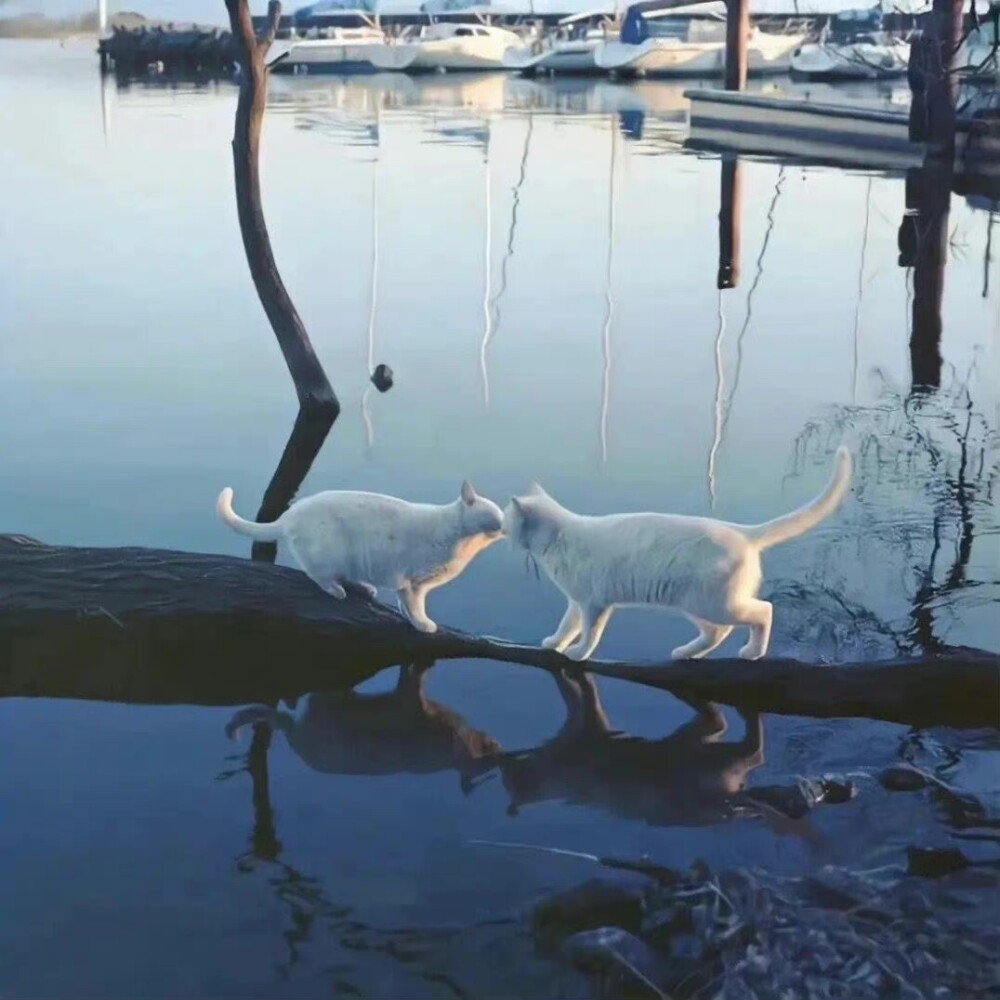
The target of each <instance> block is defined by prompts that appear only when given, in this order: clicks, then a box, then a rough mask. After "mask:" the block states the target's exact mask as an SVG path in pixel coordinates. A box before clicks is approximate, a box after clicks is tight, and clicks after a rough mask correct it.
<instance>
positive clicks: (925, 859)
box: [906, 847, 969, 878]
mask: <svg viewBox="0 0 1000 1000" xmlns="http://www.w3.org/2000/svg"><path fill="white" fill-rule="evenodd" d="M906 861H907V865H906V873H907V875H919V876H920V877H921V878H941V877H942V876H943V875H951V874H952V873H953V872H960V871H961V870H962V869H963V868H968V867H969V859H968V858H967V857H966V856H965V855H964V854H963V853H962V852H961V851H959V850H958V849H956V848H954V847H908V848H907V849H906Z"/></svg>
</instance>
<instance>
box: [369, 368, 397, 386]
mask: <svg viewBox="0 0 1000 1000" xmlns="http://www.w3.org/2000/svg"><path fill="white" fill-rule="evenodd" d="M371 382H372V385H373V386H375V388H376V389H378V391H379V392H388V391H389V390H390V389H391V388H392V383H393V376H392V369H391V368H390V367H389V366H388V365H376V366H375V371H373V372H372V375H371Z"/></svg>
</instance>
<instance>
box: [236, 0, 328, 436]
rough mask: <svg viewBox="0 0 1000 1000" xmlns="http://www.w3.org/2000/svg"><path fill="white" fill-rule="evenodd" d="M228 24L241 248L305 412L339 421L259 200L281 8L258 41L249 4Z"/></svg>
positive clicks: (270, 12)
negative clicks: (270, 66)
mask: <svg viewBox="0 0 1000 1000" xmlns="http://www.w3.org/2000/svg"><path fill="white" fill-rule="evenodd" d="M226 9H227V10H228V11H229V23H230V26H231V28H232V32H233V39H234V41H235V45H236V52H237V59H238V60H239V64H240V96H239V101H238V103H237V106H236V127H235V130H234V133H233V167H234V169H235V176H236V207H237V211H238V214H239V220H240V232H241V234H242V236H243V247H244V249H245V251H246V255H247V263H248V264H249V265H250V274H251V275H252V277H253V283H254V285H255V286H256V288H257V294H258V296H259V297H260V301H261V305H263V307H264V312H265V313H267V318H268V320H270V323H271V327H272V329H273V330H274V335H275V336H276V337H277V338H278V344H279V346H280V347H281V353H282V354H283V355H284V358H285V364H287V365H288V371H289V373H290V374H291V376H292V381H293V382H294V383H295V391H296V392H297V393H298V397H299V406H300V408H301V409H303V410H306V411H310V412H318V411H325V412H326V413H328V414H330V415H332V419H336V417H337V415H338V414H339V413H340V403H339V402H338V400H337V397H336V394H335V393H334V391H333V388H332V387H331V386H330V383H329V381H327V377H326V374H325V373H324V371H323V366H322V365H321V364H320V363H319V359H318V358H317V357H316V352H315V351H314V350H313V346H312V343H311V342H310V340H309V334H308V333H306V329H305V326H303V324H302V320H301V319H300V318H299V314H298V313H297V312H296V310H295V306H294V304H293V303H292V300H291V298H290V296H289V295H288V292H287V290H286V289H285V285H284V282H283V281H282V280H281V275H280V274H279V273H278V267H277V264H276V263H275V261H274V254H273V252H272V251H271V240H270V237H269V236H268V233H267V225H266V223H265V222H264V209H263V207H262V205H261V197H260V167H259V153H260V130H261V124H262V122H263V120H264V108H265V106H266V104H267V73H268V70H267V67H266V66H265V64H264V57H265V55H266V54H267V51H268V49H269V48H270V46H271V42H272V41H273V40H274V34H275V32H276V31H277V28H278V20H279V18H280V17H281V4H280V3H279V2H278V0H271V2H270V3H269V4H268V8H267V18H268V20H267V26H266V28H265V29H264V32H263V34H262V35H261V37H260V38H259V39H258V38H257V37H256V35H255V34H254V30H253V22H252V21H251V19H250V8H249V5H248V2H247V0H226Z"/></svg>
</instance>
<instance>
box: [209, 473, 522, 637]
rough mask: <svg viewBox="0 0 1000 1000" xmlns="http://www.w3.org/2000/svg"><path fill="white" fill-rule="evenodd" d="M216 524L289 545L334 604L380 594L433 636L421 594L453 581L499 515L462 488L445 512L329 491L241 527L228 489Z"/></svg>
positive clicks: (493, 533) (496, 531)
mask: <svg viewBox="0 0 1000 1000" xmlns="http://www.w3.org/2000/svg"><path fill="white" fill-rule="evenodd" d="M217 509H218V512H219V516H220V517H221V518H222V520H223V521H225V522H226V524H228V525H229V526H230V527H231V528H233V529H234V530H235V531H238V532H239V533H240V534H241V535H249V536H250V537H251V538H255V539H258V540H259V541H266V542H277V541H281V542H284V543H285V545H287V547H288V550H289V552H291V554H292V555H293V556H294V557H295V561H296V562H297V563H298V564H299V566H301V567H302V570H303V571H304V572H305V574H306V575H307V576H308V577H309V578H310V579H311V580H313V581H314V582H315V583H317V584H318V585H319V586H320V587H322V588H323V590H325V591H326V592H327V593H328V594H331V595H333V596H334V597H336V598H344V597H346V596H347V594H346V591H345V590H344V584H345V583H346V584H353V585H355V586H357V587H360V588H361V589H362V590H365V591H366V592H367V593H368V594H369V595H370V596H371V597H372V598H375V597H376V595H377V591H378V588H379V587H391V588H393V589H394V590H395V591H396V592H397V593H398V595H399V600H400V603H401V605H402V606H403V607H404V608H405V609H406V613H407V615H408V616H409V618H410V621H412V622H413V624H414V625H415V626H416V627H417V628H418V629H420V630H421V631H422V632H436V631H437V625H436V624H435V623H434V622H433V621H431V619H430V618H429V617H428V616H427V610H426V604H425V602H426V600H427V594H428V593H429V592H430V591H431V590H434V589H435V588H436V587H440V586H442V585H443V584H446V583H448V581H449V580H453V579H455V577H456V576H458V575H459V574H460V573H461V572H462V571H463V570H464V569H465V567H466V566H468V564H469V563H470V562H471V561H472V560H473V559H474V558H475V557H476V556H477V555H478V554H479V553H480V552H481V551H482V550H483V549H485V548H486V547H487V546H488V545H491V544H492V543H493V542H495V541H496V540H497V539H498V538H499V537H500V534H501V526H502V522H503V513H502V511H501V510H500V508H499V507H498V506H497V505H496V504H495V503H493V501H492V500H487V499H486V497H481V496H479V494H477V493H476V491H475V490H474V489H473V488H472V485H471V484H470V483H469V482H468V481H466V482H464V483H463V484H462V492H461V496H459V498H458V499H457V500H456V501H455V502H454V503H450V504H440V505H439V504H425V503H408V502H407V501H406V500H399V499H397V498H396V497H390V496H384V495H382V494H381V493H357V492H350V491H346V490H330V491H328V492H325V493H317V494H316V495H315V496H311V497H305V498H304V499H302V500H299V501H298V502H296V503H294V504H292V506H291V507H289V508H288V510H287V511H285V513H284V514H282V516H281V517H279V518H278V520H277V521H274V522H273V523H271V524H258V523H256V522H254V521H245V520H244V519H243V518H242V517H239V516H238V515H237V514H236V513H235V512H234V511H233V491H232V490H231V489H230V488H229V487H226V489H224V490H223V491H222V492H221V493H220V494H219V500H218V503H217Z"/></svg>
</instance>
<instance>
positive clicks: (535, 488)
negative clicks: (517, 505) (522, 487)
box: [528, 483, 552, 500]
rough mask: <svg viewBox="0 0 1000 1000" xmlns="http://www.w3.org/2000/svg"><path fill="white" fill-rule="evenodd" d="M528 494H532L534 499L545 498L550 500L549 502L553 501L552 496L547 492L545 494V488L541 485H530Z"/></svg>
mask: <svg viewBox="0 0 1000 1000" xmlns="http://www.w3.org/2000/svg"><path fill="white" fill-rule="evenodd" d="M528 492H529V493H530V494H531V495H532V496H533V497H545V498H546V499H548V500H551V499H552V497H550V496H549V495H548V493H546V492H545V489H544V488H543V487H542V485H541V483H532V484H531V485H530V486H529V487H528Z"/></svg>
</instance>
